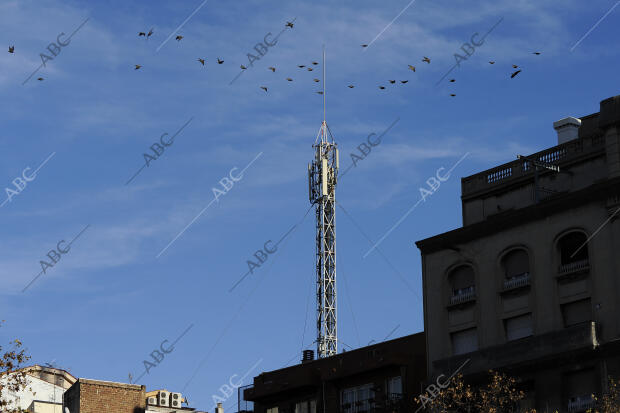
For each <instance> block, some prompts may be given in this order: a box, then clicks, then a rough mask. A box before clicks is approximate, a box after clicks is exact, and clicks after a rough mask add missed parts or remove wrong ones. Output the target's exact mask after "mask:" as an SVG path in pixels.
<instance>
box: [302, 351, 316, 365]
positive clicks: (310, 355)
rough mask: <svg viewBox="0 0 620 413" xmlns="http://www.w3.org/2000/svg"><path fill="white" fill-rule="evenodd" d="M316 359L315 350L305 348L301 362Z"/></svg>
mask: <svg viewBox="0 0 620 413" xmlns="http://www.w3.org/2000/svg"><path fill="white" fill-rule="evenodd" d="M312 360H314V350H304V352H303V356H302V359H301V364H304V363H308V362H309V361H312Z"/></svg>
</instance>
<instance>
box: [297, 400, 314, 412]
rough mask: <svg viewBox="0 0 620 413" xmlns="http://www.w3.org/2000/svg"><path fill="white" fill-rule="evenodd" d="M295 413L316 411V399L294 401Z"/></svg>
mask: <svg viewBox="0 0 620 413" xmlns="http://www.w3.org/2000/svg"><path fill="white" fill-rule="evenodd" d="M295 413H316V400H304V401H302V402H299V403H295Z"/></svg>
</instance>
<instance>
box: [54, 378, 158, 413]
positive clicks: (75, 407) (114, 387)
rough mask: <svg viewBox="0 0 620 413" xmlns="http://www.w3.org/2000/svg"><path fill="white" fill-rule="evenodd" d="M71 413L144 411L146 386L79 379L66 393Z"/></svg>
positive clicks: (133, 412) (65, 401)
mask: <svg viewBox="0 0 620 413" xmlns="http://www.w3.org/2000/svg"><path fill="white" fill-rule="evenodd" d="M63 401H64V405H65V407H68V408H69V411H70V412H71V413H144V410H145V408H146V388H145V386H139V385H137V384H125V383H115V382H110V381H99V380H89V379H79V380H78V381H77V382H75V384H74V385H73V386H71V388H69V390H67V391H66V392H65V394H64V400H63Z"/></svg>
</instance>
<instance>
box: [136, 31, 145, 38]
mask: <svg viewBox="0 0 620 413" xmlns="http://www.w3.org/2000/svg"><path fill="white" fill-rule="evenodd" d="M140 36H144V37H146V33H144V32H140V33H138V37H140Z"/></svg>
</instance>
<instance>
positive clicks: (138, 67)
mask: <svg viewBox="0 0 620 413" xmlns="http://www.w3.org/2000/svg"><path fill="white" fill-rule="evenodd" d="M141 67H142V65H136V68H135V69H134V70H138V69H140V68H141Z"/></svg>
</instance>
